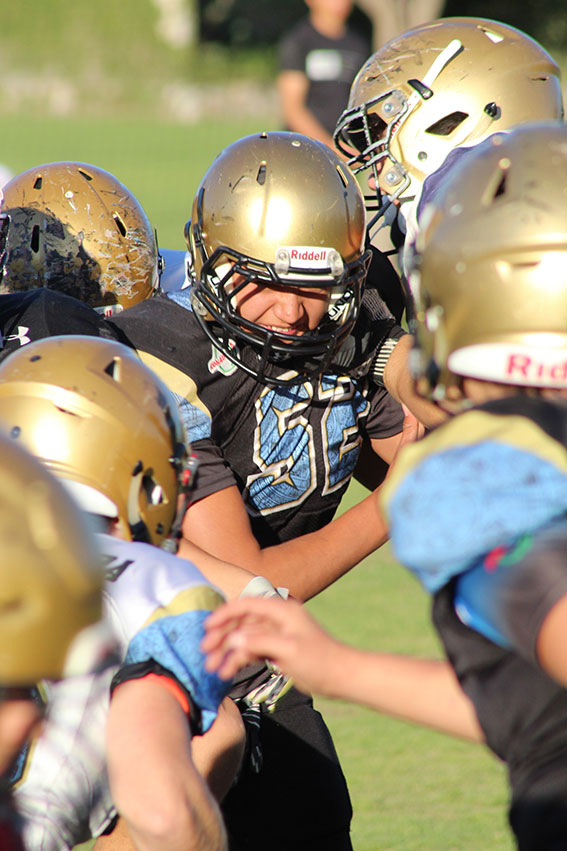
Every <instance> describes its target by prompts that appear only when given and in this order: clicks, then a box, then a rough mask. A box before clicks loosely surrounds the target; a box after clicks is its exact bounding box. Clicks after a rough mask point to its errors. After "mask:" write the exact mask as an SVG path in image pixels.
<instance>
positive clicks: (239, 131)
mask: <svg viewBox="0 0 567 851" xmlns="http://www.w3.org/2000/svg"><path fill="white" fill-rule="evenodd" d="M306 11H307V9H306V6H305V4H304V2H303V0H120V2H119V3H117V2H116V0H96V2H89V0H48V2H45V0H18V2H11V3H8V2H7V0H3V2H2V27H1V28H0V110H1V114H2V139H1V144H0V163H1V164H4V165H5V166H7V167H8V168H9V169H10V170H11V171H12V172H19V171H22V170H23V169H25V168H28V167H30V166H33V165H36V164H39V163H40V162H46V161H53V160H59V159H82V160H86V161H87V162H93V163H94V164H95V165H99V166H102V167H103V168H107V169H109V170H110V171H112V172H114V173H115V174H116V176H117V177H119V178H120V179H121V180H122V181H123V182H124V183H126V185H127V186H128V187H129V188H130V189H131V190H132V191H134V192H135V193H136V194H137V195H138V196H139V197H140V200H141V201H142V203H143V204H144V206H145V207H146V209H147V212H148V214H149V215H150V217H151V218H152V220H154V221H155V224H156V225H157V227H158V231H159V236H160V241H161V244H162V245H163V246H165V247H169V248H182V247H183V223H184V221H185V218H186V217H187V215H186V214H187V211H188V208H189V203H190V198H191V196H192V193H193V191H194V189H195V186H196V181H198V178H199V177H200V175H201V174H202V173H203V172H204V170H205V169H206V167H207V166H208V164H209V163H210V161H211V160H212V158H213V157H214V156H215V154H216V153H218V151H219V150H221V149H222V147H224V146H225V145H226V144H228V143H229V142H230V141H233V140H234V139H236V138H238V137H239V136H241V135H244V134H245V133H248V132H253V131H255V130H262V129H275V128H278V127H281V126H282V125H281V118H280V115H279V105H278V98H277V94H276V87H275V78H276V74H277V43H278V41H279V39H280V38H281V35H282V34H283V33H284V32H285V31H286V30H287V29H289V27H290V26H291V25H292V24H294V23H295V22H296V21H298V20H299V19H300V18H302V17H304V16H305V14H306ZM441 15H477V16H484V17H494V18H497V19H499V20H502V21H504V22H506V23H510V24H512V25H514V26H518V27H520V28H521V29H523V30H524V31H525V32H527V33H529V34H530V35H532V36H534V37H535V38H537V39H538V40H539V41H540V42H541V43H542V44H543V45H544V46H545V47H546V48H547V49H548V50H549V51H550V52H551V53H552V54H553V55H554V57H555V58H556V60H557V61H558V62H559V63H560V64H561V65H562V66H563V67H565V64H566V61H567V0H523V2H522V3H518V2H517V0H445V2H443V0H359V2H357V3H355V6H354V10H353V13H352V17H351V24H352V27H353V28H356V29H358V30H359V31H360V32H362V33H363V34H364V35H365V37H366V39H367V41H368V43H371V44H372V45H373V46H374V48H377V47H378V46H379V45H380V44H382V43H384V42H385V41H387V40H388V39H389V38H392V37H393V36H395V35H397V34H398V33H399V32H402V31H403V30H404V29H407V28H408V27H409V26H412V25H414V24H416V23H421V22H422V21H425V20H430V19H433V18H435V17H439V16H441ZM564 76H565V75H564ZM1 179H2V175H1V174H0V181H1ZM172 198H173V200H172ZM172 204H173V208H172V206H171V205H172Z"/></svg>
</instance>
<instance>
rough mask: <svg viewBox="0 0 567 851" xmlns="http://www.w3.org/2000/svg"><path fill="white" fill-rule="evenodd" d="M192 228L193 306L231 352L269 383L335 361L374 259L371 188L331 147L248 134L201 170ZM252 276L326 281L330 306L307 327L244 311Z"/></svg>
mask: <svg viewBox="0 0 567 851" xmlns="http://www.w3.org/2000/svg"><path fill="white" fill-rule="evenodd" d="M185 232H186V238H187V243H188V246H189V250H190V253H191V254H192V256H193V263H194V274H195V286H194V288H193V295H192V299H193V309H194V312H195V315H196V317H197V319H198V321H199V322H200V324H201V326H202V327H203V329H204V331H205V333H206V334H207V336H208V337H209V338H210V340H211V342H212V343H213V344H214V346H215V347H216V348H217V349H218V350H219V351H220V352H222V354H223V355H224V356H225V357H226V358H228V359H229V361H231V362H232V363H233V364H236V365H237V366H238V367H240V368H241V369H243V370H244V371H245V372H247V373H248V374H250V375H253V376H254V377H255V378H257V379H258V380H261V381H264V382H266V383H268V384H285V383H292V382H293V381H295V380H296V379H299V380H302V379H303V378H305V377H306V376H316V375H317V374H319V373H320V372H321V371H322V369H323V368H324V366H325V365H326V364H328V363H330V361H331V360H332V358H333V355H334V354H335V352H336V351H337V350H338V349H339V348H340V346H341V345H342V343H343V342H344V339H345V338H346V336H348V334H349V332H350V330H351V329H352V327H353V325H354V322H355V321H356V317H357V315H358V310H359V305H360V299H361V291H362V286H363V282H364V278H365V274H366V265H367V256H366V254H365V253H364V247H363V242H364V232H365V212H364V201H363V197H362V194H361V192H360V189H359V187H358V184H357V182H356V180H355V179H354V177H353V176H352V174H351V172H350V171H349V169H348V168H347V167H346V166H345V164H344V162H343V161H342V160H341V159H340V158H339V157H338V156H337V155H336V154H335V153H334V152H333V151H331V150H330V149H329V148H328V147H327V146H326V145H323V144H322V143H320V142H316V141H314V140H313V139H308V138H307V137H305V136H301V135H299V134H297V133H286V132H271V133H258V134H257V135H253V136H247V137H245V138H243V139H240V140H239V141H237V142H235V143H234V144H232V145H230V146H229V147H228V148H226V149H225V150H224V151H222V153H221V154H220V155H219V156H218V157H217V158H216V159H215V160H214V162H213V163H212V165H211V166H210V168H209V170H208V171H207V172H206V174H205V176H204V177H203V179H202V181H201V184H200V186H199V188H198V190H197V193H196V196H195V200H194V202H193V208H192V214H191V220H190V222H188V223H187V226H186V231H185ZM250 282H255V283H259V284H265V285H268V286H271V287H275V288H278V287H282V288H289V287H292V288H293V287H301V288H316V289H318V290H319V291H320V290H323V295H325V296H326V298H327V308H326V312H325V316H324V318H323V320H322V321H321V322H320V323H319V325H318V327H317V328H316V329H314V330H312V331H308V332H306V333H304V334H302V335H300V334H290V333H283V332H278V330H277V329H273V328H266V327H263V326H261V325H260V324H257V323H255V322H252V321H249V320H246V319H244V318H242V317H241V316H240V315H239V314H238V313H237V308H236V304H235V302H236V296H237V295H238V293H239V292H240V291H241V290H242V289H243V288H244V287H246V286H247V285H248V284H249V283H250ZM246 347H247V348H248V352H249V353H250V351H251V352H252V354H251V355H250V354H249V356H246V355H244V353H243V350H244V349H245V348H246ZM270 365H271V366H273V365H276V366H279V367H280V369H279V374H278V375H276V372H277V370H273V369H270ZM283 370H289V372H285V373H284V372H283ZM286 375H290V376H291V377H290V378H286V377H285V376H286Z"/></svg>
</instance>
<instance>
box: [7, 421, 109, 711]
mask: <svg viewBox="0 0 567 851" xmlns="http://www.w3.org/2000/svg"><path fill="white" fill-rule="evenodd" d="M0 550H1V552H2V558H1V559H0V696H4V697H6V696H9V695H10V693H11V690H12V689H18V687H29V686H31V685H33V684H34V683H36V682H37V681H38V680H40V679H42V678H44V677H45V678H50V679H57V678H59V677H62V676H65V675H66V674H71V673H84V672H86V671H87V670H90V669H91V668H92V667H95V665H94V663H95V662H96V661H97V657H98V661H101V659H100V656H99V654H100V650H101V639H102V633H103V632H104V630H103V624H102V623H101V622H100V618H101V589H102V579H103V567H102V557H101V556H100V553H99V552H98V549H97V546H96V544H95V541H94V539H93V536H92V534H91V532H90V531H89V529H88V528H87V526H86V524H85V518H84V516H83V514H82V512H81V511H80V510H79V509H78V508H77V506H76V505H75V503H74V501H73V500H72V499H71V497H70V496H69V494H68V493H67V492H66V491H65V489H64V488H63V487H62V485H61V484H60V483H59V482H57V480H56V479H55V478H54V477H53V476H52V475H51V474H50V473H48V471H47V470H45V468H44V467H43V466H42V465H41V464H40V463H39V462H38V461H37V460H36V459H35V458H33V457H32V456H31V455H30V454H29V453H28V452H26V451H25V450H24V449H23V448H21V447H20V446H17V445H15V444H14V441H13V440H11V439H10V438H9V437H8V436H7V435H5V434H1V435H0Z"/></svg>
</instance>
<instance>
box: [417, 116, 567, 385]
mask: <svg viewBox="0 0 567 851" xmlns="http://www.w3.org/2000/svg"><path fill="white" fill-rule="evenodd" d="M416 251H417V254H416V256H415V257H414V271H412V273H411V278H410V283H411V287H412V291H413V293H414V296H415V302H416V331H417V342H418V348H417V353H416V361H415V369H416V373H417V376H418V378H419V386H420V389H421V390H422V392H424V393H432V394H433V396H434V398H438V399H441V398H445V397H446V394H447V391H448V389H449V388H450V387H451V386H452V385H454V384H458V383H459V376H468V377H471V378H477V379H484V380H488V381H495V382H499V383H504V384H511V385H517V386H530V387H547V388H566V387H567V126H566V125H561V124H559V123H540V124H533V125H524V126H523V127H519V128H516V129H515V130H513V131H511V132H510V133H503V134H497V135H495V136H493V137H491V138H490V139H488V140H487V141H485V142H483V143H482V145H479V146H478V148H476V149H475V150H474V151H471V152H470V153H469V154H468V155H467V157H465V158H463V160H462V162H461V163H460V165H459V166H458V167H457V168H456V169H455V173H454V175H453V177H452V180H451V181H450V182H447V184H446V185H445V187H444V189H443V191H442V192H439V193H438V194H437V195H436V196H435V199H434V201H433V202H432V203H431V204H430V205H429V206H427V207H426V208H425V210H424V226H423V229H422V231H421V232H420V235H419V236H418V241H417V246H416Z"/></svg>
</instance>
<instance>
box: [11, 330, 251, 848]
mask: <svg viewBox="0 0 567 851" xmlns="http://www.w3.org/2000/svg"><path fill="white" fill-rule="evenodd" d="M0 423H1V424H2V426H3V427H4V428H5V430H6V431H7V432H8V433H9V435H10V437H11V439H12V442H13V443H14V444H15V445H18V444H22V445H23V446H25V447H27V449H28V450H29V451H31V452H32V453H33V454H34V455H35V456H36V457H37V458H38V459H39V460H41V462H42V463H43V464H44V465H45V466H46V467H47V468H48V469H49V470H50V471H51V472H53V473H54V474H55V475H57V476H58V477H59V478H60V479H61V481H62V482H63V483H64V484H65V485H66V486H67V487H68V488H69V489H70V490H71V492H72V493H73V494H74V495H75V497H76V498H77V499H78V501H79V502H80V504H81V505H82V507H83V508H84V509H85V510H87V511H88V512H89V513H90V514H92V515H93V516H95V517H97V518H102V520H101V522H102V523H103V527H104V528H105V529H106V530H107V532H106V534H101V535H99V536H98V540H99V542H100V545H101V548H102V551H103V553H104V555H105V559H106V578H107V582H106V585H105V592H104V597H105V605H106V610H107V612H108V615H109V618H110V620H111V622H112V624H113V626H114V629H115V632H116V634H117V636H118V638H119V641H120V645H121V650H122V659H123V662H122V664H121V666H120V668H119V669H118V671H115V670H113V671H110V672H108V673H105V674H104V675H101V676H89V677H83V678H73V679H72V680H69V681H67V682H65V683H62V684H54V685H50V686H49V688H48V690H47V702H48V723H47V725H46V728H45V731H44V732H43V733H42V735H41V736H40V738H39V739H38V740H37V741H36V742H35V743H34V747H33V749H32V751H31V753H30V755H29V757H28V758H27V759H26V758H24V759H22V760H21V762H20V763H18V764H17V766H16V770H15V774H14V777H13V781H14V789H15V791H14V796H15V801H16V803H17V806H18V810H19V812H20V815H21V816H22V818H23V819H24V823H25V828H24V836H25V841H26V847H29V848H32V849H34V848H38V849H39V848H41V849H51V848H52V849H54V851H55V849H62V848H72V847H73V846H74V845H75V844H77V843H79V842H82V841H84V840H86V839H88V838H89V837H90V836H91V835H92V836H96V835H99V834H100V833H102V832H103V831H105V830H107V829H108V828H109V827H111V825H112V823H113V820H114V818H115V816H116V810H118V811H119V812H120V813H121V815H122V817H123V818H124V820H125V822H126V825H127V827H128V830H129V832H130V835H131V837H132V839H133V841H134V843H135V844H136V846H137V847H143V848H154V847H155V848H159V849H163V848H180V847H183V848H194V849H203V851H205V849H207V851H209V849H221V848H224V847H225V838H224V837H225V834H224V828H223V826H222V822H221V819H220V815H219V813H218V811H217V807H216V804H215V802H214V800H213V798H212V796H211V793H210V791H209V790H208V788H207V786H206V784H205V783H204V782H203V780H202V778H201V775H200V774H199V773H198V770H197V767H196V766H198V767H199V768H200V769H201V770H202V771H203V773H204V774H206V775H208V776H209V778H210V780H211V786H212V788H213V789H214V790H215V792H217V793H218V794H219V797H221V796H222V793H223V791H226V787H227V786H228V785H229V784H230V781H231V779H232V774H233V773H234V771H235V770H236V767H237V763H238V761H239V758H240V755H241V736H242V724H241V721H240V715H239V714H238V712H237V711H236V708H235V707H233V705H232V704H231V703H229V702H228V701H227V702H226V703H225V704H224V707H223V711H222V712H221V715H220V716H219V722H220V723H217V724H216V725H215V727H214V729H213V730H211V734H210V735H209V736H208V737H207V736H203V737H202V739H201V740H200V742H199V739H198V738H197V739H193V737H194V736H197V737H199V736H202V734H204V733H206V731H207V730H209V728H211V725H212V724H213V721H215V718H216V717H217V713H218V707H219V704H220V702H221V700H222V699H223V697H224V695H225V693H226V691H227V688H226V686H225V685H223V684H221V683H220V681H219V680H218V679H215V678H212V677H211V676H210V675H208V674H207V673H206V672H205V671H204V669H203V664H202V654H201V653H200V651H199V646H198V644H199V638H200V635H201V631H202V630H201V624H202V620H203V618H204V617H205V616H206V614H207V613H208V612H209V611H210V610H211V609H213V608H214V607H215V606H216V605H218V603H219V602H220V601H221V600H222V596H221V594H220V592H219V591H218V590H217V589H216V588H215V587H214V586H212V585H211V584H210V583H209V582H207V581H206V580H205V578H204V577H203V575H202V574H201V573H200V572H199V571H198V570H197V568H196V567H195V566H194V565H193V564H192V563H190V562H188V561H185V560H181V559H179V558H177V557H176V556H175V555H173V554H172V552H166V551H165V550H164V549H163V548H162V549H160V548H159V547H160V545H161V546H162V547H164V546H165V547H166V549H168V550H170V551H173V550H175V543H176V541H175V539H176V534H177V533H178V532H179V529H180V522H181V519H182V517H183V513H184V507H185V505H186V502H187V494H188V490H189V486H190V482H191V477H192V463H191V461H190V457H189V455H188V447H187V445H186V443H185V435H184V432H183V428H182V425H181V422H180V419H179V415H178V413H177V408H176V404H175V401H174V400H173V398H172V397H171V394H170V393H169V391H168V390H167V388H166V387H165V386H164V385H163V384H162V383H161V382H160V381H159V380H158V379H157V378H156V377H155V376H154V375H153V374H152V373H151V371H150V370H149V369H147V368H146V367H145V366H143V365H142V364H141V363H140V362H139V360H138V359H137V358H136V356H135V355H134V354H133V353H132V352H131V351H130V350H129V349H127V348H125V347H124V346H122V345H120V344H119V343H116V342H111V341H106V340H101V339H96V338H91V337H83V336H73V335H69V336H65V337H52V338H50V339H45V340H40V341H37V342H35V343H31V344H29V345H28V346H26V347H25V348H23V349H22V350H21V351H19V352H16V353H14V354H12V355H11V356H10V357H9V358H7V359H6V360H5V361H3V363H2V366H1V368H0ZM37 520H38V528H39V529H40V530H41V526H40V525H39V520H41V517H40V516H38V518H37ZM136 542H144V543H136ZM110 688H111V689H112V691H113V697H112V700H111V702H110V707H109V689H110ZM231 706H232V707H233V708H232V710H231ZM148 726H149V727H150V729H151V733H147V730H148ZM105 729H106V735H107V749H106V751H105V748H104V740H105ZM196 742H199V744H196ZM24 756H25V755H24ZM107 771H108V775H107ZM227 775H228V780H227V779H226V777H227ZM223 784H224V786H223ZM221 786H223V788H221ZM182 837H184V838H183V839H182Z"/></svg>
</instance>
